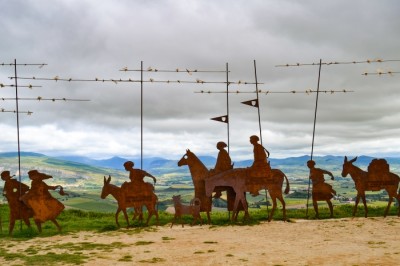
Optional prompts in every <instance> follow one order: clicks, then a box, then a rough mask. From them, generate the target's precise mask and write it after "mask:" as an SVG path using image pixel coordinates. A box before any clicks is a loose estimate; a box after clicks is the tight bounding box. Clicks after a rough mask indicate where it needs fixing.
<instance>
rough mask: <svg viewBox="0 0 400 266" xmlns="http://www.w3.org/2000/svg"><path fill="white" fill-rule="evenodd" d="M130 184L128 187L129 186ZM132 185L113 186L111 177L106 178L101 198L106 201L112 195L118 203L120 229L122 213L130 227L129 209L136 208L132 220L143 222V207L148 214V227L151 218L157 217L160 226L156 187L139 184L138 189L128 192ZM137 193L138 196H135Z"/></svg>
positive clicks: (116, 217) (116, 219)
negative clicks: (120, 215) (120, 214)
mask: <svg viewBox="0 0 400 266" xmlns="http://www.w3.org/2000/svg"><path fill="white" fill-rule="evenodd" d="M127 184H128V185H127ZM130 185H131V184H129V183H127V182H125V183H124V184H123V185H122V187H118V186H116V185H113V184H111V176H108V178H107V179H106V177H104V186H103V189H102V191H101V198H102V199H105V198H106V197H107V196H108V195H110V194H111V195H112V196H113V197H114V198H115V199H116V200H117V202H118V208H117V212H116V213H115V222H116V224H117V226H118V227H119V226H120V225H119V222H118V215H119V213H120V212H121V211H122V212H123V214H124V217H125V220H126V223H127V227H129V219H128V214H127V212H126V209H127V208H129V207H133V208H134V211H135V213H134V216H133V219H132V220H135V219H136V218H139V220H140V221H141V220H142V217H143V216H142V207H143V206H145V207H146V209H147V212H148V217H147V220H146V224H145V225H146V226H147V225H148V224H149V221H150V218H151V217H152V216H153V215H155V216H156V220H157V225H158V211H157V208H156V205H157V201H158V198H157V195H156V194H154V187H153V185H152V184H149V183H145V184H143V185H141V183H140V182H138V183H137V184H135V185H136V187H134V188H133V191H128V189H130V188H131V186H130ZM135 193H136V194H135Z"/></svg>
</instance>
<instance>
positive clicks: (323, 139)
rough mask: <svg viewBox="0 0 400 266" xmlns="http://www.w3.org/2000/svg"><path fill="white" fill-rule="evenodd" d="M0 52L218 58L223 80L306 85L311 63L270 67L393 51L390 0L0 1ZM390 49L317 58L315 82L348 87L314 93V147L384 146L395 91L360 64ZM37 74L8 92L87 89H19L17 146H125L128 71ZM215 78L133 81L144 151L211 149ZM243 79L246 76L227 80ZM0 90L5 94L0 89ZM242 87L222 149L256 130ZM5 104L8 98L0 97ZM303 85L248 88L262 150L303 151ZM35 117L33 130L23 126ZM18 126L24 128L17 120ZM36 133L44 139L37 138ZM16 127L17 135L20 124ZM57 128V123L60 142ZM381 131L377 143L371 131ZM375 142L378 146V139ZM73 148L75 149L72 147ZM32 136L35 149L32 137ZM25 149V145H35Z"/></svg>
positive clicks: (91, 68) (26, 58)
mask: <svg viewBox="0 0 400 266" xmlns="http://www.w3.org/2000/svg"><path fill="white" fill-rule="evenodd" d="M2 6H4V9H3V10H7V12H3V13H5V14H2V16H1V17H0V22H1V23H2V25H4V26H3V27H1V28H0V34H1V36H2V37H3V41H2V42H1V43H0V51H1V52H0V55H1V56H0V60H1V61H2V62H5V63H7V62H12V60H13V59H14V58H17V60H18V61H19V62H24V63H38V62H39V63H42V62H45V63H48V66H45V67H43V68H38V67H19V68H18V75H19V76H35V77H55V76H60V77H65V78H87V79H94V78H96V77H97V78H105V79H109V78H122V79H127V78H131V79H135V80H138V79H140V73H139V72H121V71H119V70H120V69H121V68H123V67H129V68H130V69H139V68H140V62H141V61H143V62H144V68H145V69H147V68H148V67H152V68H158V69H175V68H181V69H185V68H189V69H212V70H215V69H218V70H224V69H225V63H226V62H228V63H229V69H230V71H231V72H230V73H229V79H230V81H238V80H242V81H248V82H254V78H255V77H254V66H253V60H257V61H256V63H257V74H258V81H259V82H262V83H264V84H260V85H259V89H262V90H271V91H281V92H284V91H290V90H296V91H301V90H303V91H304V90H306V89H313V90H315V89H316V84H317V75H318V67H312V66H309V67H308V66H305V67H297V68H296V67H293V68H279V67H275V65H278V64H286V63H296V62H303V63H310V62H318V60H319V59H320V58H322V59H323V60H324V62H330V61H347V60H351V61H352V60H366V59H376V58H382V59H398V58H396V56H397V50H398V47H399V42H400V40H399V38H398V34H397V31H398V29H397V28H398V27H397V26H398V24H399V18H398V16H397V13H396V11H397V10H398V7H399V4H398V3H397V2H396V1H385V2H376V1H370V2H365V1H351V2H349V1H311V0H310V1H301V2H299V1H252V2H248V1H234V2H232V1H102V2H101V3H100V2H98V1H56V2H54V1H46V0H41V1H2ZM398 68H399V63H398V62H392V63H385V64H359V65H358V64H357V65H332V66H323V67H322V73H321V89H328V90H329V89H349V90H354V92H353V93H347V94H341V93H336V94H332V95H330V94H321V95H320V97H319V109H318V116H317V127H316V129H317V131H316V134H317V135H316V149H315V152H316V153H320V154H327V153H337V152H343V153H346V152H347V150H353V151H358V152H360V153H365V154H370V153H372V151H371V149H370V148H369V147H368V146H369V145H368V140H370V141H371V146H373V147H374V151H373V153H376V154H378V153H379V149H381V150H382V153H386V154H389V153H390V154H395V153H396V149H395V148H394V147H395V146H396V145H395V143H397V142H398V141H397V140H396V134H397V133H398V130H397V125H396V123H395V121H398V115H397V114H398V113H399V107H398V106H399V104H398V101H397V100H396V99H397V98H398V97H396V96H397V93H398V85H397V84H398V82H397V75H394V76H392V77H391V76H382V77H377V76H362V75H361V74H362V73H363V72H366V71H367V72H374V71H376V70H377V69H383V70H392V71H396V70H398ZM10 75H13V69H12V68H10V67H1V66H0V82H1V83H10V82H11V83H12V82H13V81H12V80H9V79H8V77H9V76H10ZM150 78H152V79H154V80H178V79H179V80H193V81H194V80H196V78H198V79H202V80H206V81H225V80H226V77H225V73H218V74H215V73H213V74H210V73H208V74H200V73H193V74H192V75H188V74H187V73H179V74H178V73H155V72H150V73H144V79H145V80H146V81H148V80H149V79H150ZM19 83H20V84H30V83H31V84H34V85H41V86H42V87H41V88H35V89H32V90H29V89H22V88H21V89H20V97H22V96H24V97H37V96H42V97H49V98H53V97H54V98H58V97H66V98H80V99H90V102H65V103H64V102H54V103H53V102H40V103H38V102H36V101H21V102H20V103H21V104H20V109H21V110H22V109H29V110H30V111H33V112H34V114H33V115H32V116H31V117H26V116H21V117H22V121H21V122H22V123H21V126H22V127H23V128H25V129H26V130H28V129H29V130H34V132H40V130H45V132H43V133H42V134H39V133H37V134H39V135H40V136H38V137H29V141H25V140H24V142H23V143H24V146H23V147H22V148H23V149H35V151H38V152H40V151H41V150H43V151H46V152H49V153H75V154H87V155H93V156H107V155H110V156H113V155H122V154H124V155H137V154H139V152H138V151H139V147H140V139H139V136H140V84H139V83H124V84H122V83H118V84H114V83H102V82H100V83H97V82H62V81H58V82H55V81H37V80H36V81H32V80H26V81H22V80H20V81H19ZM225 89H226V86H225V85H224V84H203V85H201V84H159V83H147V82H146V83H144V95H143V97H144V106H143V108H144V132H145V136H144V139H145V147H144V148H145V153H146V154H148V155H150V154H151V155H161V156H163V155H165V156H179V155H181V153H182V152H183V151H184V149H186V148H193V149H196V150H198V152H196V153H197V154H199V153H209V154H214V153H215V152H216V150H215V143H216V142H217V141H219V140H225V139H226V125H225V124H223V123H218V122H215V121H210V118H211V117H216V116H221V115H225V114H226V106H225V101H226V96H225V95H224V94H210V95H207V94H206V95H202V94H196V93H194V91H199V90H212V91H223V90H225ZM229 89H230V90H232V91H235V90H240V91H254V90H255V86H254V85H233V84H232V85H230V86H229ZM0 93H1V96H0V97H13V96H14V95H15V93H14V91H13V90H12V89H8V88H1V90H0ZM254 98H255V94H240V95H234V94H230V95H229V101H230V119H231V123H230V130H231V153H232V157H234V158H239V157H240V158H251V157H252V147H251V145H250V144H249V142H248V137H249V136H250V135H252V134H258V117H257V112H256V109H255V108H253V109H252V108H251V107H248V106H244V105H242V104H241V103H240V102H241V101H245V100H250V99H254ZM0 104H1V105H0V107H2V108H7V109H14V108H15V102H12V101H11V102H6V101H4V102H0ZM314 107H315V94H310V95H306V94H268V95H260V108H261V109H260V110H261V124H262V128H263V138H264V140H265V145H266V146H267V147H268V148H269V149H270V150H271V152H272V154H275V156H280V157H282V156H291V155H302V154H304V153H306V154H307V153H309V151H310V148H311V147H310V146H311V136H312V124H313V118H314ZM1 115H2V120H1V124H2V126H5V127H7V128H8V129H11V130H8V131H9V132H7V138H6V139H7V140H6V141H4V142H3V143H2V144H3V145H2V151H9V150H14V149H15V146H13V143H12V139H13V138H15V131H13V128H15V116H14V115H8V114H1ZM36 130H37V131H36ZM24 132H25V131H24ZM46 134H48V135H52V136H54V137H51V147H46V148H43V147H44V146H43V145H42V143H43V142H46V138H45V137H44V136H45V135H46ZM25 136H26V135H25ZM57 136H58V137H59V138H63V136H69V138H70V140H69V141H67V142H64V143H61V142H62V141H57ZM377 138H380V139H381V141H380V142H377V141H376V139H377ZM379 145H381V147H379ZM76 146H79V147H81V148H80V150H76V149H75V147H76ZM41 147H42V148H41ZM36 149H37V150H36Z"/></svg>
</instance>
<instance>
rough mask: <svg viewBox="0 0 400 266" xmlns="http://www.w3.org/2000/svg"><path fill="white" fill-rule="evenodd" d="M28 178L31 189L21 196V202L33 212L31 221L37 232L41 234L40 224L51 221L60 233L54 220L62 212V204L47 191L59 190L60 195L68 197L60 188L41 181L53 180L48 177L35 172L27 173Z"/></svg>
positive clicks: (59, 227) (59, 228)
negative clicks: (33, 222) (34, 224)
mask: <svg viewBox="0 0 400 266" xmlns="http://www.w3.org/2000/svg"><path fill="white" fill-rule="evenodd" d="M28 176H29V178H30V179H31V180H32V182H31V189H30V190H29V191H27V192H26V193H25V194H24V195H22V196H21V200H22V201H23V202H24V203H25V204H26V205H27V206H28V207H29V208H31V209H32V210H33V220H34V221H35V223H36V226H37V228H38V230H39V232H42V223H44V222H46V221H52V222H53V223H54V225H55V226H56V227H57V229H58V231H59V232H61V226H60V225H59V224H58V222H57V220H56V218H57V217H58V215H59V214H60V213H61V212H62V211H63V210H64V208H65V207H64V204H62V203H61V202H60V201H58V200H57V199H56V198H54V197H53V196H52V195H51V194H50V192H49V190H56V189H58V188H59V189H60V190H59V193H60V195H62V196H64V195H68V194H66V193H64V190H63V187H62V186H59V185H58V186H49V185H47V184H46V183H45V182H44V181H43V180H45V179H49V178H53V177H52V176H50V175H47V174H44V173H40V172H39V171H37V170H31V171H29V172H28Z"/></svg>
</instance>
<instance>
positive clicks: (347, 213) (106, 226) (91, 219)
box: [0, 204, 397, 240]
mask: <svg viewBox="0 0 400 266" xmlns="http://www.w3.org/2000/svg"><path fill="white" fill-rule="evenodd" d="M325 205H326V204H325ZM325 205H324V204H321V205H320V206H319V213H320V219H321V220H324V219H330V217H329V209H328V207H327V206H325ZM353 207H354V206H353V205H351V204H342V205H337V206H334V218H349V217H352V213H353ZM368 210H369V212H368V217H372V219H373V217H382V216H383V213H384V210H385V206H380V205H378V206H369V208H368ZM269 211H270V210H269ZM129 213H130V215H129V216H130V218H131V217H132V216H131V211H129ZM249 213H250V218H249V219H246V220H244V214H243V211H241V212H240V213H239V217H238V221H237V222H232V221H231V220H229V215H228V212H211V224H210V227H209V228H210V229H211V230H214V229H215V228H218V227H219V226H231V225H238V226H241V225H257V224H259V223H261V222H265V221H266V220H267V210H266V208H261V209H249ZM0 214H1V215H2V216H1V217H2V223H3V225H7V224H8V222H9V220H8V216H9V209H8V205H6V204H2V205H0ZM231 214H232V213H231ZM282 214H283V213H282V209H281V208H278V209H277V210H276V212H275V215H274V217H273V221H279V220H281V221H282V220H283V217H282ZM146 215H147V213H146V212H145V216H146ZM314 215H315V213H314V210H313V208H312V206H309V212H308V217H309V219H315V218H314ZM388 215H389V216H397V207H392V208H391V209H390V211H389V214H388ZM363 216H364V209H363V207H361V206H359V212H358V213H357V217H363ZM202 217H203V220H206V218H205V213H202ZM119 218H120V219H119V221H120V224H121V227H125V226H126V224H125V219H124V218H123V215H122V214H121V216H120V217H119ZM189 218H190V217H189ZM172 219H173V215H172V214H169V213H167V212H165V211H159V225H160V226H164V225H167V224H170V223H171V221H172ZM190 219H191V218H190ZM296 219H306V209H289V210H287V221H288V222H296ZM57 220H58V222H59V223H60V225H61V227H62V232H61V233H59V232H58V230H57V228H56V227H55V226H54V225H53V223H51V222H50V221H48V222H46V223H44V224H43V232H42V233H41V234H39V233H38V231H37V228H36V226H35V225H32V227H31V228H27V227H26V225H25V224H24V223H22V230H21V229H20V228H19V221H17V224H16V226H15V229H14V233H13V236H12V238H11V237H9V236H8V230H7V227H8V226H3V231H2V232H0V237H1V238H2V239H18V240H26V239H32V238H35V237H49V236H54V235H59V234H61V235H66V234H69V233H74V232H79V231H92V232H101V233H108V232H114V231H118V230H125V229H119V228H118V227H117V226H116V224H115V213H114V212H109V213H105V212H92V211H82V210H74V209H67V210H64V211H63V212H62V213H61V214H60V216H59V217H58V218H57ZM155 222H156V221H155V219H154V218H152V219H151V220H150V226H142V225H134V227H130V228H129V229H128V230H126V231H124V232H126V234H128V235H132V234H137V233H140V232H143V231H146V232H153V231H157V230H158V229H157V227H156V226H154V225H155ZM390 223H391V224H394V223H396V222H390ZM32 224H33V223H32ZM163 240H167V239H163Z"/></svg>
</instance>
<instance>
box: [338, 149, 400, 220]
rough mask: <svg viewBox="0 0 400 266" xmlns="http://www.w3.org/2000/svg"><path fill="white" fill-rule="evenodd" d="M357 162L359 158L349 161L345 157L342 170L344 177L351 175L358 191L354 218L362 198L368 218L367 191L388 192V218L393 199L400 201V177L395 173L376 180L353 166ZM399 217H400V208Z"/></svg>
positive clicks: (386, 210)
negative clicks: (399, 189)
mask: <svg viewBox="0 0 400 266" xmlns="http://www.w3.org/2000/svg"><path fill="white" fill-rule="evenodd" d="M356 160H357V157H355V158H353V159H351V160H348V159H347V156H345V157H344V163H343V169H342V176H343V177H346V176H347V175H348V174H350V176H351V178H352V179H353V180H354V183H355V186H356V190H357V197H356V204H355V205H354V209H353V217H354V216H355V215H356V212H357V206H358V203H359V201H360V198H361V199H362V201H363V204H364V209H365V217H367V216H368V208H367V203H366V200H365V191H379V190H382V189H384V190H386V191H387V193H388V195H389V202H388V205H387V207H386V209H385V213H384V217H386V216H387V214H388V212H389V209H390V205H391V204H392V202H393V198H396V199H397V200H398V201H399V200H400V198H399V194H398V192H397V189H398V187H399V182H400V177H399V176H398V175H396V174H394V173H391V172H387V173H386V174H384V173H382V175H385V177H383V176H382V177H381V178H378V179H377V178H374V176H373V175H371V173H369V172H366V171H364V170H361V169H360V168H358V167H357V166H355V165H353V163H354V162H355V161H356ZM398 215H399V216H400V207H399V212H398Z"/></svg>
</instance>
